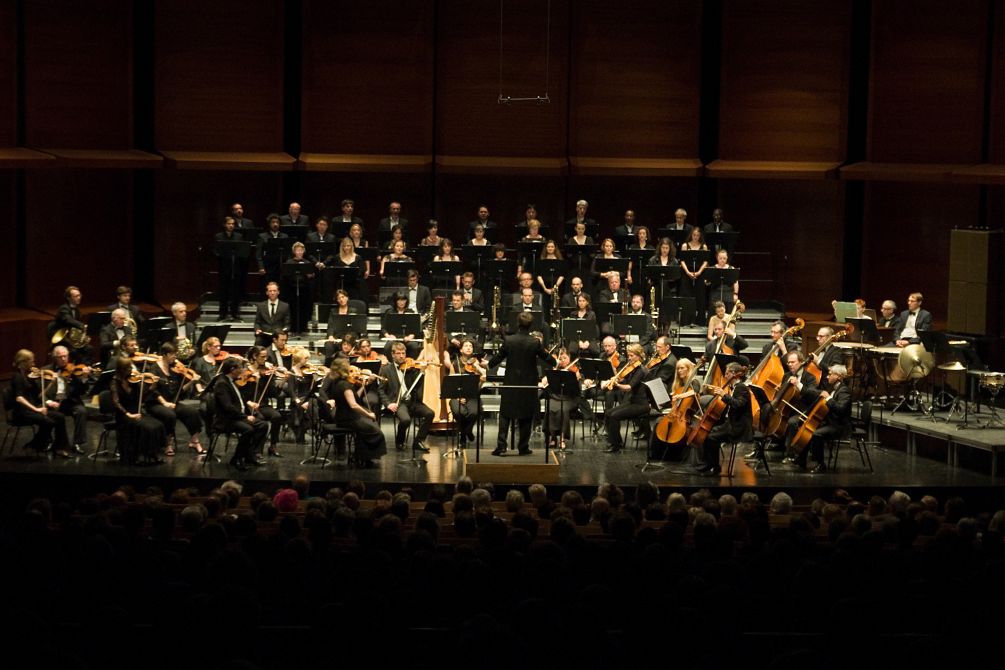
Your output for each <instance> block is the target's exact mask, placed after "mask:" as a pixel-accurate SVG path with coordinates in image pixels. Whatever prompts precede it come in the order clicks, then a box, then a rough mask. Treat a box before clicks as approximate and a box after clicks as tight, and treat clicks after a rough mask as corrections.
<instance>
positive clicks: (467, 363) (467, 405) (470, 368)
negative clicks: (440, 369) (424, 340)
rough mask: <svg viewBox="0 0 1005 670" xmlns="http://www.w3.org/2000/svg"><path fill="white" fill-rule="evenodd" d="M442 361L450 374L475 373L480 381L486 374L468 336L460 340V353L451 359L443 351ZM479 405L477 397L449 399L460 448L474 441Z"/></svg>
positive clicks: (479, 410)
mask: <svg viewBox="0 0 1005 670" xmlns="http://www.w3.org/2000/svg"><path fill="white" fill-rule="evenodd" d="M443 362H444V364H445V365H446V366H448V367H449V368H450V372H451V374H471V375H477V376H478V377H479V378H480V379H481V380H482V381H484V380H485V377H486V375H487V374H488V370H486V369H485V368H483V367H482V364H481V361H479V360H478V359H477V358H476V357H475V343H474V342H473V341H472V340H471V339H470V338H464V339H463V340H461V342H460V353H459V354H458V355H457V356H456V357H455V358H453V359H451V358H450V354H449V353H448V352H446V351H444V352H443ZM481 407H482V404H481V400H480V399H479V398H451V399H450V410H451V411H452V412H453V413H454V419H455V420H456V421H457V425H458V432H459V433H460V436H461V439H460V442H461V449H464V448H466V447H467V445H468V442H474V441H475V432H474V428H475V422H476V421H477V420H478V414H479V413H480V412H481Z"/></svg>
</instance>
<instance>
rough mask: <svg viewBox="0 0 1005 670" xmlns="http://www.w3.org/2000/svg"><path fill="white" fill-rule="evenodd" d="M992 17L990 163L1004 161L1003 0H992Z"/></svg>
mask: <svg viewBox="0 0 1005 670" xmlns="http://www.w3.org/2000/svg"><path fill="white" fill-rule="evenodd" d="M994 18H995V23H994V36H993V37H992V44H991V46H992V49H993V52H992V55H991V99H990V104H991V129H990V135H989V137H988V138H987V142H988V160H989V162H991V163H1005V0H994Z"/></svg>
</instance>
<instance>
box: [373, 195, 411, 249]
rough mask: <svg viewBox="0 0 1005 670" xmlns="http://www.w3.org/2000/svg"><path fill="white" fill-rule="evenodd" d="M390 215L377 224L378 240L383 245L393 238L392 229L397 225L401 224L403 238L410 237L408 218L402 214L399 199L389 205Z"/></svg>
mask: <svg viewBox="0 0 1005 670" xmlns="http://www.w3.org/2000/svg"><path fill="white" fill-rule="evenodd" d="M387 209H388V215H387V216H385V217H384V218H383V219H381V220H380V222H379V223H378V224H377V241H378V242H380V244H381V245H383V244H384V243H385V242H387V241H388V240H390V239H391V231H392V230H394V227H395V226H401V238H402V239H403V240H407V239H409V238H408V219H405V218H403V217H402V216H401V203H400V202H398V201H397V200H396V201H394V202H392V203H391V204H390V205H389V206H388V208H387Z"/></svg>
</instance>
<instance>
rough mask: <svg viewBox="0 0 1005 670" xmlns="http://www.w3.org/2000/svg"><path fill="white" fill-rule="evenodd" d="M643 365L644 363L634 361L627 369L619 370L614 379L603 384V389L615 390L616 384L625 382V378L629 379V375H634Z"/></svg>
mask: <svg viewBox="0 0 1005 670" xmlns="http://www.w3.org/2000/svg"><path fill="white" fill-rule="evenodd" d="M612 358H613V356H612ZM641 365H642V361H632V362H631V363H629V364H628V365H626V366H625V367H623V368H621V369H620V370H618V374H616V375H614V376H613V377H611V378H610V379H608V380H607V381H606V382H604V383H603V384H601V388H603V389H605V390H607V391H612V390H614V385H615V384H618V383H620V382H623V381H624V380H625V377H627V376H628V375H630V374H631V373H633V372H634V371H635V370H637V369H638V368H639V366H641Z"/></svg>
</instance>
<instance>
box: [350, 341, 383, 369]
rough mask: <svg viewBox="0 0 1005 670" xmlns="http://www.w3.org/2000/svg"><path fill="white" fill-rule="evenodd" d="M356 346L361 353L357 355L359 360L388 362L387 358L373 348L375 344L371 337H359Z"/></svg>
mask: <svg viewBox="0 0 1005 670" xmlns="http://www.w3.org/2000/svg"><path fill="white" fill-rule="evenodd" d="M356 348H357V351H358V352H359V355H357V356H356V360H357V361H380V362H381V363H387V359H386V358H384V357H383V356H382V355H380V354H378V353H377V352H376V351H374V350H373V344H372V343H371V342H370V338H369V337H361V338H359V342H358V343H357V344H356Z"/></svg>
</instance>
